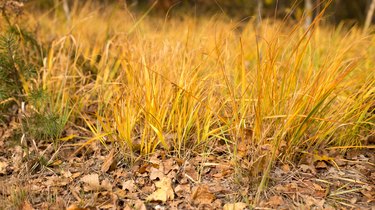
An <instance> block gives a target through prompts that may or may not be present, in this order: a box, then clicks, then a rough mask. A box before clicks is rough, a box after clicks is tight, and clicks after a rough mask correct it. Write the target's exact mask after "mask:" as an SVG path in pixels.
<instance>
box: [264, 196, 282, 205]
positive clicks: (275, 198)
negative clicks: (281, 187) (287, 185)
mask: <svg viewBox="0 0 375 210" xmlns="http://www.w3.org/2000/svg"><path fill="white" fill-rule="evenodd" d="M267 204H268V205H269V206H271V207H277V206H281V205H284V199H283V198H282V197H281V196H277V195H275V196H272V197H271V198H270V199H269V200H268V202H267Z"/></svg>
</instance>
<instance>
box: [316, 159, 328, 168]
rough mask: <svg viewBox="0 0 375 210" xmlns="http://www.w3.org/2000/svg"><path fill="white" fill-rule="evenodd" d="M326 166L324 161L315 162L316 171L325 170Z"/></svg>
mask: <svg viewBox="0 0 375 210" xmlns="http://www.w3.org/2000/svg"><path fill="white" fill-rule="evenodd" d="M327 167H328V166H327V164H326V163H325V162H324V161H317V163H316V166H315V168H316V169H327Z"/></svg>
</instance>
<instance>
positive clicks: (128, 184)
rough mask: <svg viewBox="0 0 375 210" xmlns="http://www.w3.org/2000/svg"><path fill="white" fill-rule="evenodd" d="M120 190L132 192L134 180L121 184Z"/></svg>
mask: <svg viewBox="0 0 375 210" xmlns="http://www.w3.org/2000/svg"><path fill="white" fill-rule="evenodd" d="M122 189H123V190H127V191H128V192H134V191H135V190H136V186H135V183H134V180H128V181H126V182H123V183H122Z"/></svg>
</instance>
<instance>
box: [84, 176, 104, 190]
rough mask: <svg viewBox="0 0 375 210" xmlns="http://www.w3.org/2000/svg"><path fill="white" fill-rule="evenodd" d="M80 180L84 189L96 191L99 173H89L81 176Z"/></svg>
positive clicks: (98, 184)
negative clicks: (83, 184)
mask: <svg viewBox="0 0 375 210" xmlns="http://www.w3.org/2000/svg"><path fill="white" fill-rule="evenodd" d="M81 181H82V182H84V183H85V184H86V185H85V186H84V190H85V191H86V192H87V191H92V190H93V191H97V190H99V189H100V183H99V175H98V174H89V175H86V176H84V177H82V178H81Z"/></svg>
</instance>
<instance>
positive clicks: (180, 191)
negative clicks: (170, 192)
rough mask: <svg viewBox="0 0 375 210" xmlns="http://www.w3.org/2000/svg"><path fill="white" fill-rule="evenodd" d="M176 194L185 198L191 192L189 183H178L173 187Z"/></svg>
mask: <svg viewBox="0 0 375 210" xmlns="http://www.w3.org/2000/svg"><path fill="white" fill-rule="evenodd" d="M174 191H175V193H176V195H177V196H178V197H180V198H183V197H184V198H186V197H187V195H189V194H190V193H191V190H190V185H189V184H180V185H177V186H176V187H175V188H174Z"/></svg>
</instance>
